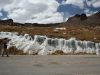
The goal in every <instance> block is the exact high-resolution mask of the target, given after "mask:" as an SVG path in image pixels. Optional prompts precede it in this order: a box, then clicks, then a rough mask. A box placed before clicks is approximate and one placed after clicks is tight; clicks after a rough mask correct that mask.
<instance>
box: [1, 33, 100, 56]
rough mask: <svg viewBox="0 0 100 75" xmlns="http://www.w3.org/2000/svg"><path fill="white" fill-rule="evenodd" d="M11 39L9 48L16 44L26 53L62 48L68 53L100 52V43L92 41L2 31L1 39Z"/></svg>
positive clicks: (41, 53) (54, 50)
mask: <svg viewBox="0 0 100 75" xmlns="http://www.w3.org/2000/svg"><path fill="white" fill-rule="evenodd" d="M5 37H6V38H9V39H11V40H10V41H9V43H8V49H9V48H10V47H12V46H15V47H16V48H17V49H18V50H23V51H24V53H29V54H35V53H37V54H39V55H48V54H52V53H54V52H56V51H57V50H61V51H63V52H64V53H67V54H76V53H80V52H81V53H90V54H94V53H96V54H97V55H99V53H100V43H94V42H91V41H81V40H76V39H75V38H70V39H68V40H65V39H58V38H55V39H53V38H48V37H46V36H41V35H35V36H34V39H33V38H32V37H31V36H29V34H25V35H19V34H18V33H17V32H0V39H2V38H5Z"/></svg>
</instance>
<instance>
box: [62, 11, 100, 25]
mask: <svg viewBox="0 0 100 75" xmlns="http://www.w3.org/2000/svg"><path fill="white" fill-rule="evenodd" d="M61 25H62V26H67V27H69V26H72V27H96V26H100V11H98V12H97V13H95V14H93V15H91V16H88V17H87V16H86V14H84V13H83V14H81V15H80V14H76V15H75V16H73V17H70V18H69V19H68V20H67V21H66V22H65V23H63V24H61Z"/></svg>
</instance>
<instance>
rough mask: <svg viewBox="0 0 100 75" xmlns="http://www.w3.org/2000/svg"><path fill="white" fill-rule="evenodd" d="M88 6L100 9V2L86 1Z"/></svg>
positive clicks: (94, 0)
mask: <svg viewBox="0 0 100 75" xmlns="http://www.w3.org/2000/svg"><path fill="white" fill-rule="evenodd" d="M86 3H87V5H88V6H93V7H95V8H98V7H100V0H86Z"/></svg>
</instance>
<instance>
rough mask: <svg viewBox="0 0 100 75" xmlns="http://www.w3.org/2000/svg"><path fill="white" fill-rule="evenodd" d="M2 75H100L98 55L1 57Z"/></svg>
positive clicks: (0, 72) (0, 70) (0, 69)
mask: <svg viewBox="0 0 100 75" xmlns="http://www.w3.org/2000/svg"><path fill="white" fill-rule="evenodd" d="M0 75H100V56H97V55H48V56H40V55H10V57H6V56H5V57H0Z"/></svg>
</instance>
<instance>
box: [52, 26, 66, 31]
mask: <svg viewBox="0 0 100 75" xmlns="http://www.w3.org/2000/svg"><path fill="white" fill-rule="evenodd" d="M58 30H66V28H65V27H60V28H55V29H54V31H58Z"/></svg>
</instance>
